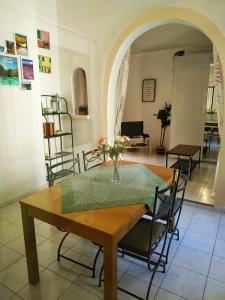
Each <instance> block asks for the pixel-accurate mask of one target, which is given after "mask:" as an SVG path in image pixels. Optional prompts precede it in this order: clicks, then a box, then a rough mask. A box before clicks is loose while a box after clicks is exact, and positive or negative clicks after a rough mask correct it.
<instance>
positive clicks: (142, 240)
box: [118, 218, 166, 257]
mask: <svg viewBox="0 0 225 300" xmlns="http://www.w3.org/2000/svg"><path fill="white" fill-rule="evenodd" d="M152 224H153V222H152V221H151V220H149V219H144V218H142V219H141V220H139V221H138V223H137V224H136V225H135V226H134V227H133V228H132V229H131V230H130V231H129V232H128V233H127V235H126V236H125V237H124V238H123V239H122V240H121V241H120V242H119V244H118V246H119V248H122V249H124V250H128V251H130V252H133V253H135V254H138V255H142V256H146V257H148V256H149V249H151V248H152V247H153V246H154V244H155V243H156V242H157V240H158V239H159V238H160V237H161V236H162V234H163V233H165V232H166V226H165V225H164V224H161V223H155V225H154V231H153V237H152V245H150V232H151V228H152Z"/></svg>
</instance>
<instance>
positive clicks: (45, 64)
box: [38, 55, 52, 73]
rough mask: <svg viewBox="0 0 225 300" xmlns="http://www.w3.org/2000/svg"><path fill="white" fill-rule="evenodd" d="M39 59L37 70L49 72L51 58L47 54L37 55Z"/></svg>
mask: <svg viewBox="0 0 225 300" xmlns="http://www.w3.org/2000/svg"><path fill="white" fill-rule="evenodd" d="M38 61H39V71H40V72H42V73H51V72H52V63H51V58H50V57H48V56H42V55H38Z"/></svg>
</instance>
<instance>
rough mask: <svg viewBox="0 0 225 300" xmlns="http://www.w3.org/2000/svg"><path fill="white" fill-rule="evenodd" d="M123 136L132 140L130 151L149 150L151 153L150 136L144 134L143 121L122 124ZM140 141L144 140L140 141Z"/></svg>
mask: <svg viewBox="0 0 225 300" xmlns="http://www.w3.org/2000/svg"><path fill="white" fill-rule="evenodd" d="M121 135H126V136H128V137H129V138H130V142H129V146H128V151H137V150H141V149H147V150H148V152H149V134H146V133H144V122H143V121H130V122H122V123H121ZM140 139H142V140H141V141H140Z"/></svg>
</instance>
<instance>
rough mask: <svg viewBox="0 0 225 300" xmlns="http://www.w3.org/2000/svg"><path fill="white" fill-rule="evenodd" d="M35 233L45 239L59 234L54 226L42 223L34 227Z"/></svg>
mask: <svg viewBox="0 0 225 300" xmlns="http://www.w3.org/2000/svg"><path fill="white" fill-rule="evenodd" d="M35 231H36V232H37V233H38V234H40V235H42V236H44V237H46V238H50V237H51V236H53V235H55V234H56V233H58V232H59V230H58V229H57V228H56V227H55V226H52V225H50V224H47V223H44V222H41V223H39V224H37V225H36V226H35Z"/></svg>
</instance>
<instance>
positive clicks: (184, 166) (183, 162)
mask: <svg viewBox="0 0 225 300" xmlns="http://www.w3.org/2000/svg"><path fill="white" fill-rule="evenodd" d="M198 164H199V161H198V160H192V166H191V172H192V171H193V169H194V168H195V167H196V166H197V165H198ZM180 167H182V172H183V173H185V174H188V173H189V168H190V159H180V160H179V161H178V160H177V161H176V162H175V163H174V164H173V165H172V166H170V168H173V169H179V168H180Z"/></svg>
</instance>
